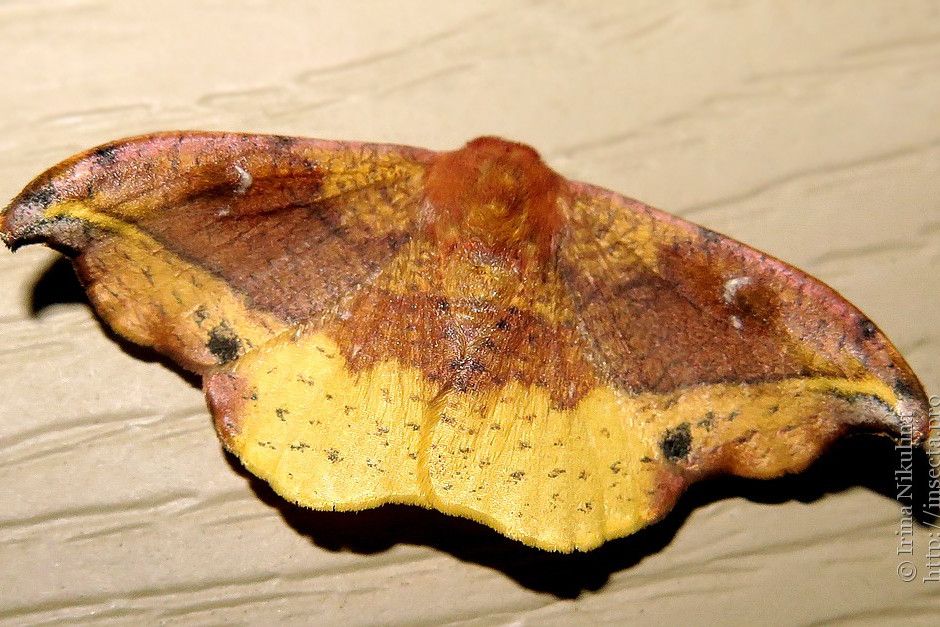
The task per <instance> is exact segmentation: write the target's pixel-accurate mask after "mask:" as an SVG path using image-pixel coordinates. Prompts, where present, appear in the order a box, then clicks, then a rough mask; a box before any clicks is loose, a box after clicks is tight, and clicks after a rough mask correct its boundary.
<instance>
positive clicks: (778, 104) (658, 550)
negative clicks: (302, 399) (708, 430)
mask: <svg viewBox="0 0 940 627" xmlns="http://www.w3.org/2000/svg"><path fill="white" fill-rule="evenodd" d="M621 4H623V6H621ZM938 24H940V6H938V5H937V3H935V2H930V1H927V0H924V1H915V0H905V1H901V2H890V1H887V0H884V1H874V0H871V1H866V2H849V1H845V2H827V3H814V2H809V1H806V2H789V3H762V2H756V1H745V0H741V1H730V0H725V1H718V0H716V1H709V2H670V3H662V2H636V3H606V4H600V3H598V4H596V5H591V6H587V5H585V4H584V3H577V2H567V3H566V2H525V3H522V2H520V3H514V4H504V3H499V2H483V3H472V4H471V3H466V4H456V3H455V4H452V5H446V6H445V5H438V4H437V3H424V2H396V3H380V2H375V3H368V4H362V3H360V4H350V5H349V7H348V8H343V7H341V6H340V5H337V4H334V3H322V4H314V3H301V2H288V3H280V4H279V5H278V9H277V10H273V9H272V8H271V7H270V5H269V4H268V3H263V2H254V1H248V0H245V1H242V2H235V3H233V2H205V3H200V4H199V7H198V8H192V7H191V6H190V3H185V2H165V3H160V6H159V7H158V6H157V5H156V4H145V3H110V2H105V1H104V0H74V1H71V2H52V1H51V0H48V1H47V0H41V1H30V2H27V1H25V0H23V1H12V2H7V3H4V4H2V5H0V50H2V52H3V54H2V55H0V75H2V76H3V77H4V78H5V81H6V85H5V89H4V90H3V91H2V92H0V112H2V115H0V196H2V197H3V198H4V199H7V198H10V197H12V196H13V195H14V194H15V193H16V192H17V191H19V189H20V188H21V187H22V185H23V184H24V183H25V182H26V181H28V180H29V179H30V178H31V177H32V176H33V175H35V174H36V173H38V172H39V171H41V170H42V169H44V168H45V167H47V166H48V165H50V164H52V163H55V162H58V161H60V160H61V159H63V158H65V157H67V156H68V155H70V154H72V153H74V152H76V151H78V150H79V149H82V148H85V147H87V146H91V145H95V144H98V143H101V142H103V141H106V140H108V139H112V138H115V137H121V136H127V135H133V134H137V133H143V132H148V131H154V130H160V129H170V128H209V129H220V130H221V129H226V130H244V131H257V132H271V133H283V134H291V135H302V136H314V137H334V138H346V139H363V140H373V141H384V142H396V143H407V144H412V145H421V146H429V147H432V148H438V149H445V148H449V147H453V146H456V145H459V144H460V143H461V142H462V141H463V140H464V139H466V138H467V137H471V136H474V135H478V134H498V135H504V136H507V137H510V138H515V139H520V140H524V141H526V142H527V143H531V144H533V145H536V146H538V147H539V148H540V149H541V151H542V153H543V156H544V157H545V159H546V161H547V162H548V163H549V164H550V165H551V166H552V167H554V168H555V169H557V170H559V171H560V172H562V173H563V174H565V175H566V176H568V177H570V178H573V179H581V180H590V181H592V182H595V183H598V184H600V185H603V186H605V187H609V188H611V189H615V190H618V191H621V192H623V193H625V194H628V195H630V196H633V197H636V198H642V199H644V200H645V201H648V202H650V203H651V204H653V205H655V206H659V207H663V208H665V209H668V210H670V211H673V212H675V213H678V214H680V215H681V216H683V217H686V218H689V219H693V220H695V221H697V222H700V223H703V224H705V225H706V226H708V227H709V228H712V229H714V230H717V231H720V232H723V233H727V234H729V235H732V236H734V237H736V238H738V239H741V240H743V241H745V242H747V243H749V244H752V245H754V246H757V247H758V248H761V249H764V250H766V251H767V252H770V253H772V254H774V255H776V256H778V257H781V258H783V259H786V260H787V261H789V262H791V263H794V264H795V265H798V266H800V267H802V268H804V269H806V270H807V271H809V272H811V273H813V274H815V275H817V276H819V277H820V278H821V279H823V280H824V281H826V282H827V283H829V284H831V285H832V286H833V287H835V288H836V289H838V290H839V291H841V292H842V293H843V294H844V295H845V296H846V297H847V298H848V299H849V300H851V301H852V302H854V303H856V304H857V305H859V306H860V307H861V308H862V309H863V310H864V311H865V312H866V313H867V314H868V315H869V316H870V317H871V318H872V319H873V320H875V321H876V322H877V323H878V324H879V326H880V327H881V328H882V329H883V330H884V331H885V332H886V334H887V335H888V336H889V337H891V338H892V339H893V340H895V341H896V343H897V344H898V347H899V349H900V350H901V352H902V353H903V354H904V355H905V357H906V358H907V359H908V361H909V362H910V364H911V366H912V367H913V369H914V370H915V371H916V372H917V373H918V374H919V375H920V378H921V379H922V381H923V383H924V385H925V386H926V388H927V390H928V393H937V392H938V391H940V360H938V358H937V355H938V354H940V336H938V333H940V332H938V329H940V310H938V309H937V307H936V304H937V295H938V291H940V279H938V275H937V272H936V268H937V267H938V263H940V130H938V127H937V124H936V121H937V120H938V119H940V28H938V27H937V25H938ZM53 260H54V257H53V256H52V255H50V254H49V253H47V252H46V251H43V250H38V249H36V250H33V249H27V250H24V251H22V252H20V253H18V254H17V255H15V256H13V255H9V254H5V253H4V254H0V389H2V391H3V393H4V394H3V398H4V402H3V404H2V406H0V504H2V512H0V563H2V564H3V565H4V568H2V569H0V621H5V622H8V623H11V624H21V623H42V622H48V621H53V620H63V619H70V620H75V621H79V622H86V623H134V622H140V621H148V622H157V621H163V622H170V623H196V624H200V623H219V622H254V623H258V622H264V621H265V620H270V619H278V620H281V621H283V622H288V623H310V622H312V621H316V620H319V621H323V622H327V623H343V624H350V623H353V624H360V623H375V622H394V623H407V622H443V621H462V622H469V623H472V624H505V623H515V622H530V623H535V622H538V623H572V622H574V623H583V624H587V623H594V622H597V621H607V622H618V621H632V622H640V623H661V622H675V621H677V620H680V619H688V618H689V617H701V618H703V619H705V620H706V621H708V622H717V623H740V622H761V623H771V624H772V623H786V624H792V623H794V622H796V623H801V624H808V623H816V622H825V621H830V622H832V621H834V622H844V623H847V622H850V621H851V622H862V623H876V622H884V621H888V622H898V621H905V622H912V623H917V622H921V623H925V624H926V623H928V622H929V620H930V619H931V617H932V615H934V614H935V613H936V611H937V609H938V607H940V583H937V582H934V583H922V582H921V581H920V579H919V578H918V579H917V580H915V581H913V582H910V583H904V582H902V581H900V580H899V578H898V575H897V574H896V572H895V571H896V568H897V565H898V563H899V561H900V559H901V558H899V557H898V555H897V546H898V545H897V542H898V538H897V536H896V535H895V534H896V532H897V531H898V529H899V523H900V515H901V512H900V509H899V507H898V505H897V503H896V502H894V501H893V500H892V494H893V491H894V489H895V488H894V483H893V476H892V473H893V470H894V468H893V462H894V459H893V454H892V450H891V445H890V444H889V443H881V442H868V441H861V442H855V443H852V444H848V445H846V446H844V447H840V449H839V450H837V451H835V452H834V454H833V455H832V456H830V457H829V458H827V459H824V460H823V461H822V462H821V463H820V464H819V465H818V466H817V467H815V468H814V469H812V470H811V471H810V473H809V474H808V475H807V476H805V477H801V478H796V479H788V480H783V481H777V482H771V483H769V484H768V483H748V482H716V483H713V484H710V485H704V486H702V488H701V489H696V490H694V491H693V492H692V493H690V494H689V495H687V497H686V498H685V499H684V500H683V501H682V503H680V507H679V509H678V510H677V511H676V512H674V514H673V515H672V516H671V517H670V518H669V519H667V521H665V522H664V523H663V524H662V525H660V526H658V527H656V528H654V529H652V530H650V532H649V533H644V534H641V535H640V536H637V537H635V538H633V539H627V540H625V541H620V542H615V543H612V544H611V545H610V546H609V547H607V548H604V549H602V550H601V551H599V552H594V553H591V554H587V555H584V556H578V557H574V558H571V557H568V558H561V557H544V556H540V555H537V554H534V553H533V552H531V551H528V550H524V549H520V548H517V547H514V546H513V545H511V544H509V543H507V542H504V541H502V540H500V539H499V538H498V537H497V536H496V535H495V534H493V533H491V532H488V531H486V530H484V529H482V528H480V527H478V526H476V525H474V524H472V523H466V522H461V521H454V520H450V519H446V518H444V517H442V516H440V515H436V514H433V513H430V512H417V511H412V510H408V509H404V508H401V509H391V510H378V511H377V512H375V513H362V514H358V515H355V514H335V515H333V514H312V513H306V512H300V511H298V510H296V509H292V508H289V507H287V506H283V505H282V504H280V503H279V501H278V500H277V499H275V498H274V497H272V496H271V494H270V493H269V492H267V491H266V489H265V488H262V487H261V486H260V485H258V484H256V483H254V482H252V481H251V480H249V479H248V478H247V477H245V476H243V475H241V474H239V472H238V471H237V470H236V469H235V468H234V467H233V466H231V465H230V462H229V461H228V460H227V459H226V457H225V456H224V455H223V453H222V452H221V450H220V448H219V446H218V444H217V443H216V440H215V437H214V435H213V433H212V425H211V424H210V421H209V418H208V412H207V411H206V409H205V407H204V405H203V402H202V398H201V394H200V391H199V390H198V389H197V388H195V387H193V386H191V385H187V384H186V382H187V381H188V380H186V379H181V376H182V375H180V374H179V373H177V372H176V371H174V370H171V369H170V368H168V367H167V366H166V365H165V364H164V363H161V362H159V361H154V358H153V356H152V355H150V354H148V353H144V352H141V351H137V350H135V349H133V348H131V347H129V346H128V345H126V344H123V343H119V342H116V341H115V340H114V339H113V338H110V337H108V336H106V335H105V334H103V333H102V329H101V327H100V325H99V324H98V323H97V321H96V320H95V319H94V318H93V317H92V315H91V313H90V311H89V309H88V307H87V305H84V304H83V302H82V301H81V299H80V298H78V297H77V296H76V293H75V288H74V283H73V282H72V279H71V278H70V275H69V274H68V273H67V272H63V271H62V266H61V265H54V261H53ZM50 266H51V270H48V271H47V270H46V269H47V268H49V267H50ZM23 391H28V392H29V394H24V393H22V392H23ZM869 456H871V457H869ZM870 460H875V461H870ZM878 460H880V461H878ZM850 467H851V468H855V469H858V468H859V467H861V470H850V469H849V468H850ZM930 531H931V530H930V529H928V528H925V527H919V526H918V527H915V528H914V532H913V533H914V555H913V556H912V557H911V558H910V559H911V560H912V561H914V562H915V563H916V564H917V565H918V567H919V568H921V570H924V568H925V564H924V557H925V553H926V550H927V541H928V539H929V538H930V536H929V535H928V534H929V532H930ZM10 565H12V567H11V566H10ZM925 572H926V571H925Z"/></svg>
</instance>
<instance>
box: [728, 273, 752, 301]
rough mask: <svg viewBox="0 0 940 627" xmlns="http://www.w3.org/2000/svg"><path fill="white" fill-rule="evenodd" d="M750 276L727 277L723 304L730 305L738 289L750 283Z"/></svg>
mask: <svg viewBox="0 0 940 627" xmlns="http://www.w3.org/2000/svg"><path fill="white" fill-rule="evenodd" d="M750 283H751V277H749V276H736V277H734V278H733V279H728V280H727V281H725V288H724V294H723V295H722V297H723V298H724V301H725V304H726V305H730V304H731V303H733V302H734V297H735V296H736V295H737V293H738V290H739V289H741V288H742V287H744V286H745V285H750Z"/></svg>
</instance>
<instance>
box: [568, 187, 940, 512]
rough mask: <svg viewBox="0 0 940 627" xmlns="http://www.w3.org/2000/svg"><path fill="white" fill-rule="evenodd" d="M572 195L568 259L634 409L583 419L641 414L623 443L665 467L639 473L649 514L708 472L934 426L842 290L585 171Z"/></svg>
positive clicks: (611, 370)
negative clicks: (858, 432) (592, 181)
mask: <svg viewBox="0 0 940 627" xmlns="http://www.w3.org/2000/svg"><path fill="white" fill-rule="evenodd" d="M571 195H572V200H571V203H570V206H569V212H568V215H569V224H568V230H567V234H566V236H565V238H564V240H563V241H562V242H561V244H560V246H559V254H558V255H559V256H558V267H559V272H560V274H561V276H562V277H563V282H564V284H565V286H566V288H567V291H568V293H569V294H570V297H571V300H572V302H573V305H574V307H575V309H576V310H577V311H578V314H579V317H580V323H581V329H582V331H583V334H584V336H585V337H586V338H587V339H588V340H589V342H590V344H591V348H590V350H591V360H592V363H595V364H597V366H598V368H599V370H600V372H601V373H602V376H603V377H604V379H605V381H606V382H607V384H608V385H609V386H610V387H611V389H613V390H614V391H615V392H616V395H617V397H618V398H619V399H620V400H619V403H620V404H621V406H622V408H621V409H620V410H612V413H611V415H609V416H605V415H602V414H600V413H598V414H596V415H594V416H590V415H584V416H583V418H584V419H585V420H587V421H589V422H593V423H595V424H597V425H603V428H607V429H611V428H612V427H611V425H610V422H611V421H614V422H616V423H617V425H618V427H617V428H618V429H619V426H620V425H626V431H625V432H623V431H622V430H621V433H622V436H621V438H622V439H621V440H620V441H619V442H614V443H612V444H611V445H612V446H613V447H614V448H613V449H611V450H612V451H615V450H616V447H618V446H619V447H621V453H617V455H618V459H619V456H621V455H622V456H623V457H624V459H623V460H622V465H623V464H625V463H627V458H631V457H632V456H636V455H643V457H644V459H645V460H646V461H647V464H646V466H648V467H649V468H656V472H647V473H645V474H641V475H637V476H633V475H630V477H631V479H632V481H633V482H634V483H637V482H639V483H644V484H646V485H645V487H644V489H645V490H647V491H648V492H649V493H650V498H649V499H648V501H647V502H646V503H643V504H642V506H643V507H644V508H646V510H647V511H646V514H645V516H646V517H647V518H650V519H654V518H656V517H659V516H661V515H662V514H663V513H664V512H665V511H668V509H669V508H671V506H672V504H673V502H674V500H675V498H676V496H677V495H678V493H679V492H680V491H681V490H682V489H683V488H684V486H685V485H686V484H687V483H688V482H690V481H693V480H695V479H696V478H699V477H702V476H705V475H708V474H713V473H717V472H730V473H733V474H738V475H743V476H748V477H774V476H778V475H781V474H783V473H786V472H794V471H798V470H801V469H802V468H804V467H805V466H806V465H808V464H809V463H810V462H811V461H812V460H813V459H815V458H816V457H817V456H818V454H819V453H820V452H821V451H822V450H823V449H824V448H825V447H826V446H827V445H828V444H829V443H830V442H831V441H832V440H833V439H834V438H836V437H838V436H839V435H841V434H843V433H845V432H847V431H850V430H853V429H864V430H870V431H879V432H887V433H890V434H893V435H895V436H899V437H902V436H908V437H911V438H912V440H913V442H914V443H915V444H916V443H919V442H922V441H923V440H924V439H925V438H926V436H927V433H928V403H927V398H926V395H925V394H924V390H923V388H922V386H921V385H920V383H919V382H918V380H917V378H916V376H915V375H914V373H913V372H912V371H911V369H910V368H909V367H908V365H907V364H906V363H905V362H904V359H903V358H902V357H901V356H900V354H899V353H898V351H897V350H896V349H895V348H894V346H893V345H892V344H891V343H890V342H889V340H888V339H887V338H886V337H885V336H884V335H883V334H882V333H881V331H880V330H878V328H877V327H876V326H875V325H874V324H873V323H872V322H871V321H870V320H869V319H868V318H866V317H865V316H864V315H863V314H862V313H861V312H859V311H858V310H857V309H856V308H855V307H853V306H852V305H851V304H850V303H848V302H847V301H846V300H845V299H843V298H842V297H841V296H840V295H839V294H838V293H836V292H835V291H834V290H832V289H831V288H829V287H827V286H825V285H823V284H822V283H821V282H819V281H818V280H816V279H814V278H812V277H810V276H808V275H807V274H805V273H803V272H801V271H800V270H797V269H795V268H793V267H791V266H788V265H786V264H784V263H782V262H780V261H778V260H776V259H774V258H772V257H769V256H767V255H765V254H763V253H760V252H758V251H756V250H754V249H752V248H749V247H747V246H745V245H743V244H741V243H739V242H736V241H734V240H731V239H729V238H727V237H724V236H722V235H719V234H717V233H714V232H711V231H709V230H706V229H704V228H701V227H698V226H695V225H693V224H690V223H688V222H685V221H683V220H681V219H679V218H676V217H673V216H670V215H668V214H665V213H663V212H660V211H657V210H655V209H652V208H650V207H648V206H646V205H643V204H642V203H639V202H637V201H633V200H630V199H627V198H624V197H622V196H619V195H617V194H614V193H612V192H608V191H606V190H602V189H599V188H596V187H593V186H589V185H584V184H579V183H573V184H571ZM583 428H588V427H583ZM606 461H607V460H606V459H598V460H597V466H598V468H602V467H603V466H604V465H605V463H606ZM634 461H636V460H631V462H630V463H633V462H634ZM634 467H635V466H634ZM668 477H671V479H667V478H668ZM612 493H616V489H615V488H613V487H612V488H611V491H608V492H607V494H608V495H610V494H612ZM608 500H609V499H608Z"/></svg>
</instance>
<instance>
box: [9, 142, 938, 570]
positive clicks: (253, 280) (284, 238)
mask: <svg viewBox="0 0 940 627" xmlns="http://www.w3.org/2000/svg"><path fill="white" fill-rule="evenodd" d="M0 232H2V237H3V241H4V242H5V243H6V244H7V245H8V246H9V247H10V248H13V249H15V248H17V247H19V246H22V245H25V244H30V243H34V242H41V243H45V244H48V245H49V246H51V247H53V248H56V249H58V250H60V251H63V252H64V253H65V254H67V255H69V256H70V257H71V258H72V261H73V263H74V266H75V268H76V271H77V273H78V276H79V278H80V280H81V282H82V284H83V285H84V287H85V289H86V291H87V293H88V297H89V299H90V301H91V303H92V305H93V306H94V308H95V310H96V311H97V313H98V314H99V315H100V317H101V318H102V319H104V320H105V321H106V322H107V323H108V324H109V325H110V326H111V327H112V328H113V329H114V330H115V331H116V332H117V333H118V334H120V335H121V336H123V337H125V338H127V339H129V340H131V341H133V342H136V343H138V344H142V345H144V346H150V347H153V349H154V350H156V351H159V352H160V353H163V354H165V355H167V356H168V357H170V358H171V359H172V360H174V361H176V362H178V363H179V364H180V365H181V366H183V367H184V368H186V369H189V370H192V371H194V372H196V373H198V374H200V375H201V376H202V378H203V386H204V389H205V393H206V397H207V399H208V404H209V408H210V410H211V413H212V416H213V419H214V423H215V428H216V430H217V432H218V435H219V438H220V439H221V441H222V443H223V445H224V446H225V448H226V449H228V450H229V451H231V452H232V453H233V454H235V455H236V456H237V457H238V458H239V459H240V460H241V461H242V463H243V464H244V465H245V466H246V467H247V468H248V470H250V471H251V472H252V473H253V474H255V475H257V476H258V477H260V478H262V479H264V480H265V481H267V482H268V483H270V485H271V486H272V487H273V488H274V490H275V491H276V492H277V493H278V494H280V495H281V496H282V497H284V498H285V499H288V500H290V501H292V502H295V503H298V504H300V505H303V506H306V507H310V508H314V509H320V510H359V509H364V508H371V507H376V506H379V505H381V504H383V503H406V504H414V505H420V506H424V507H428V508H433V509H436V510H439V511H441V512H445V513H448V514H453V515H457V516H465V517H468V518H471V519H474V520H477V521H480V522H482V523H484V524H486V525H489V526H490V527H492V528H493V529H495V530H497V531H498V532H499V533H502V534H504V535H506V536H508V537H510V538H514V539H516V540H519V541H521V542H523V543H525V544H528V545H531V546H534V547H539V548H541V549H546V550H551V551H565V552H568V551H572V550H589V549H592V548H594V547H597V546H598V545H600V544H602V543H603V542H604V541H606V540H609V539H612V538H617V537H620V536H624V535H628V534H630V533H633V532H634V531H636V530H638V529H640V528H642V527H644V526H646V525H649V524H650V523H652V522H655V521H657V520H658V519H660V518H662V517H663V516H664V515H665V514H666V513H667V512H668V511H669V510H670V509H671V508H672V507H673V505H674V503H675V502H676V499H677V498H678V497H679V495H680V494H681V493H682V492H683V490H684V489H685V488H686V486H688V485H689V484H690V483H691V482H694V481H696V480H698V479H701V478H703V477H707V476H710V475H714V474H718V473H730V474H735V475H741V476H745V477H756V478H769V477H776V476H779V475H782V474H784V473H789V472H797V471H800V470H802V469H804V468H805V467H806V466H807V465H808V464H809V463H810V462H812V461H813V460H814V459H815V458H816V457H817V456H818V455H819V454H820V453H821V452H822V451H823V450H824V449H825V448H826V447H827V446H828V445H829V444H830V443H832V442H833V440H835V439H836V438H838V437H840V436H841V435H843V434H845V433H847V432H850V431H855V430H863V431H868V432H881V433H886V434H889V435H894V436H895V437H898V436H899V435H900V434H901V433H902V432H904V430H905V429H906V428H907V427H906V425H909V428H908V433H909V435H911V436H912V439H913V442H914V443H915V444H922V443H923V442H924V441H925V440H926V439H927V436H928V403H927V399H926V396H925V393H924V390H923V387H922V386H921V384H920V383H919V382H918V380H917V377H916V376H915V375H914V373H913V372H912V371H911V369H910V368H909V367H908V365H907V364H906V363H905V361H904V359H903V358H902V357H901V356H900V355H899V354H898V351H897V350H896V349H895V348H894V346H893V345H892V344H891V343H890V341H889V340H888V339H887V338H886V337H885V336H884V335H883V334H882V333H881V332H880V331H879V330H878V328H877V327H876V326H875V325H874V324H873V323H872V322H871V321H870V320H869V319H868V318H866V317H865V316H864V315H863V314H862V313H860V312H859V310H858V309H856V308H855V307H853V306H852V305H851V304H849V303H848V302H846V301H845V300H844V299H843V298H842V297H841V296H839V294H837V293H836V292H835V291H834V290H832V289H831V288H829V287H827V286H825V285H823V284H822V283H821V282H819V281H818V280H816V279H814V278H812V277H810V276H808V275H807V274H805V273H803V272H801V271H800V270H797V269H795V268H793V267H791V266H789V265H787V264H785V263H783V262H781V261H778V260H777V259H774V258H772V257H770V256H768V255H765V254H763V253H761V252H758V251H756V250H754V249H752V248H749V247H747V246H745V245H743V244H741V243H738V242H736V241H734V240H732V239H729V238H727V237H724V236H722V235H719V234H717V233H715V232H713V231H710V230H707V229H704V228H702V227H699V226H696V225H694V224H690V223H688V222H686V221H684V220H681V219H679V218H676V217H673V216H671V215H668V214H666V213H663V212H660V211H658V210H656V209H653V208H651V207H648V206H646V205H644V204H643V203H640V202H638V201H636V200H631V199H629V198H625V197H624V196H621V195H619V194H616V193H614V192H611V191H607V190H604V189H601V188H598V187H594V186H592V185H588V184H585V183H578V182H572V181H568V180H566V179H565V178H563V177H561V176H560V175H559V174H557V173H555V172H554V171H553V170H551V169H549V168H548V167H547V166H546V165H545V164H544V163H543V162H542V161H541V159H540V158H539V155H538V154H537V153H536V152H535V151H534V150H533V149H532V148H529V147H528V146H525V145H522V144H517V143H513V142H509V141H505V140H502V139H498V138H495V137H481V138H479V139H475V140H473V141H471V142H470V143H468V144H467V145H466V146H464V147H463V148H460V149H458V150H455V151H452V152H434V151H430V150H424V149H420V148H412V147H405V146H395V145H386V144H368V143H355V142H336V141H322V140H313V139H300V138H291V137H280V136H263V135H243V134H228V133H206V132H170V133H158V134H153V135H147V136H143V137H137V138H131V139H126V140H122V141H118V142H114V143H111V144H107V145H104V146H101V147H99V148H96V149H93V150H90V151H88V152H84V153H82V154H79V155H77V156H75V157H72V158H71V159H69V160H67V161H65V162H63V163H61V164H60V165H58V166H55V167H54V168H52V169H50V170H49V171H47V172H45V173H44V174H42V175H40V176H39V177H38V178H36V179H35V180H34V181H33V182H32V183H30V184H29V185H28V186H27V187H26V189H25V190H24V191H23V192H22V193H21V194H20V195H19V196H17V197H16V198H15V199H14V200H13V202H12V204H10V206H9V207H7V209H6V210H5V212H4V213H3V214H2V222H0Z"/></svg>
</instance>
